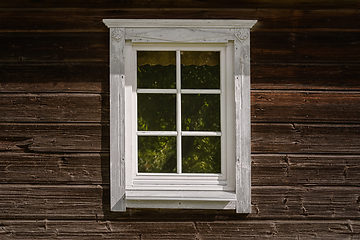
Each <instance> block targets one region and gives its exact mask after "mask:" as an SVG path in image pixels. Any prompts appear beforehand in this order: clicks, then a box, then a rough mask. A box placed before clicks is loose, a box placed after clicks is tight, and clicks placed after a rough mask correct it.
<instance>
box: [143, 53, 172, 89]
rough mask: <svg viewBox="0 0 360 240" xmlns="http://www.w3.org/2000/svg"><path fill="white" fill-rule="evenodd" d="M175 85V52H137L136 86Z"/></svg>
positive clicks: (153, 87)
mask: <svg viewBox="0 0 360 240" xmlns="http://www.w3.org/2000/svg"><path fill="white" fill-rule="evenodd" d="M175 86H176V52H159V51H154V52H152V51H151V52H150V51H138V52H137V87H138V88H148V89H174V88H175Z"/></svg>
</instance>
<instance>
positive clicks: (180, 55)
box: [126, 43, 235, 191]
mask: <svg viewBox="0 0 360 240" xmlns="http://www.w3.org/2000/svg"><path fill="white" fill-rule="evenodd" d="M127 46H128V48H129V47H130V48H131V50H128V51H127V52H128V53H131V56H129V57H131V58H132V62H133V65H134V67H133V68H132V76H133V77H132V78H133V79H134V80H133V81H132V82H133V83H132V87H133V90H132V93H133V99H134V101H135V102H136V104H135V107H137V108H138V109H137V110H136V111H133V119H135V121H137V124H136V126H135V127H133V132H134V133H136V134H135V135H136V136H135V137H134V139H133V146H136V147H133V154H132V159H133V160H132V162H131V163H129V161H128V162H127V166H129V165H130V164H131V168H132V171H131V172H132V174H131V177H129V176H128V177H127V184H126V185H127V189H158V190H162V189H164V188H167V187H168V186H172V189H184V188H185V189H186V188H187V187H188V189H198V190H203V189H204V188H203V187H204V185H206V189H213V190H229V191H233V190H234V180H233V179H234V174H235V173H234V162H230V163H227V161H228V153H227V152H228V151H229V147H230V146H227V144H226V143H227V141H228V139H227V120H226V119H227V117H226V114H227V112H228V111H227V106H226V105H227V101H228V100H227V98H226V96H227V94H226V91H227V90H228V91H233V89H227V86H226V77H229V76H227V74H226V64H232V58H231V57H229V56H231V54H232V52H231V49H232V44H166V45H165V46H164V45H161V46H160V45H159V44H134V43H133V44H128V45H127ZM152 54H153V55H152ZM174 55H175V58H176V59H175V65H174V60H173V57H174ZM227 55H228V56H227ZM154 56H155V57H154ZM196 57H198V58H197V59H196ZM139 58H140V59H139ZM229 62H230V63H229ZM154 66H155V67H154ZM143 67H145V68H146V69H144V68H143ZM152 67H153V68H154V70H153V71H152V70H151V68H152ZM139 68H140V69H139ZM161 68H162V69H166V70H165V74H158V72H159V69H161ZM174 68H175V69H174ZM209 69H210V70H209ZM174 70H175V86H174V85H173V84H167V83H164V81H163V80H164V79H168V80H169V82H171V83H172V82H173V76H174ZM145 71H147V73H149V75H148V76H150V77H148V78H147V77H146V74H145V73H146V72H145ZM193 72H195V74H194V75H195V77H194V76H189V75H191V73H193ZM139 74H140V78H139V77H138V76H139ZM154 76H157V77H154ZM169 76H170V77H169ZM135 79H136V80H135ZM183 79H184V80H183ZM194 79H196V80H198V82H196V81H194ZM140 81H144V82H145V81H146V82H147V83H143V82H140ZM199 82H200V83H199ZM201 86H203V87H201ZM230 96H233V94H230ZM149 98H151V99H150V100H149ZM153 98H158V100H157V101H155V102H156V103H155V104H154V103H153V102H154V101H153ZM161 98H163V99H166V100H161ZM164 101H166V103H167V104H166V106H165V105H164V106H162V104H159V103H161V102H164ZM194 101H196V102H197V104H194ZM174 102H176V103H175V105H176V106H175V107H173V106H174ZM148 103H149V104H152V105H153V106H154V107H153V109H155V110H154V111H152V110H151V108H148V109H147V111H148V113H147V114H144V113H143V111H144V110H143V108H142V107H141V106H145V105H146V104H148ZM169 105H171V107H168V106H169ZM161 108H163V113H164V112H165V114H163V113H160V112H161ZM174 109H175V111H174ZM194 113H195V114H194ZM135 114H137V115H136V116H135ZM145 115H149V116H151V115H152V116H153V119H149V120H148V121H149V122H147V121H144V116H145ZM209 116H211V117H209ZM150 118H151V117H150ZM174 119H175V121H174ZM174 122H175V124H174ZM199 122H201V124H199ZM174 125H175V129H174ZM175 139H176V140H175ZM161 140H163V142H162V141H161ZM144 143H147V144H148V146H150V147H149V148H150V149H151V148H152V149H154V151H150V150H145V148H144ZM164 143H166V144H164ZM161 144H162V145H161ZM160 145H161V146H162V147H160V148H163V149H162V150H159V148H156V147H155V146H158V147H159V146H160ZM210 146H211V148H212V149H209V147H210ZM155 148H156V149H155ZM145 152H147V153H146V154H145ZM165 153H166V154H165ZM166 157H167V159H165V158H166ZM151 158H153V159H156V160H151ZM199 159H200V160H199ZM175 162H176V166H175ZM229 176H231V178H230V177H229Z"/></svg>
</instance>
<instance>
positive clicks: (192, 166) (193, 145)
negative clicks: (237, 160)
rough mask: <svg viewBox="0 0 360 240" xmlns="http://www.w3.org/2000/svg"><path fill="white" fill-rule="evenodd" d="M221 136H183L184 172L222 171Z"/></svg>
mask: <svg viewBox="0 0 360 240" xmlns="http://www.w3.org/2000/svg"><path fill="white" fill-rule="evenodd" d="M220 142H221V141H220V137H193V136H191V137H188V136H187V137H182V172H183V173H221V144H220Z"/></svg>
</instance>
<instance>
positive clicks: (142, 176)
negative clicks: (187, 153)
mask: <svg viewBox="0 0 360 240" xmlns="http://www.w3.org/2000/svg"><path fill="white" fill-rule="evenodd" d="M228 45H229V44H182V45H179V44H177V45H172V44H168V45H167V44H165V45H162V46H159V45H157V44H132V56H133V57H134V58H133V63H134V66H135V67H134V68H133V74H134V75H133V76H134V81H133V89H135V92H136V94H135V104H134V105H135V106H136V107H137V106H138V103H137V95H138V94H144V93H149V94H156V93H158V94H160V93H161V94H176V98H177V101H176V130H175V131H138V129H137V123H136V124H135V127H134V131H135V132H136V135H135V139H134V140H135V141H134V143H135V147H134V151H135V152H134V154H132V156H134V160H135V161H132V169H133V170H132V172H133V174H134V175H133V177H132V186H135V185H137V186H138V187H139V188H141V187H144V185H146V184H149V185H150V184H154V182H155V185H156V184H158V185H161V184H166V185H172V184H174V185H187V184H189V185H201V184H202V185H204V186H206V185H219V186H220V185H221V187H220V188H216V189H219V190H220V189H222V190H224V189H225V190H229V189H228V188H227V187H226V186H227V185H228V184H229V182H228V181H227V175H228V172H229V171H232V170H231V169H228V163H227V159H226V158H227V150H226V148H227V138H226V132H227V129H226V124H227V118H226V116H227V113H226V112H227V108H226V93H225V89H226V84H227V83H226V71H227V67H226V61H228V60H229V59H228V57H227V56H228V55H231V54H232V53H230V52H229V51H228V52H226V49H227V47H228ZM138 51H147V52H151V51H174V52H176V87H175V89H143V88H139V89H137V69H136V66H137V59H136V56H137V52H138ZM183 51H194V52H196V51H198V52H202V51H209V52H220V89H206V88H204V89H187V88H186V89H181V52H183ZM133 91H134V90H133ZM184 94H194V95H196V94H215V95H216V94H218V95H220V124H221V129H220V131H185V130H182V129H181V117H179V114H181V96H182V95H184ZM133 114H134V119H136V121H137V120H138V116H137V111H134V112H133ZM139 136H176V137H177V158H179V156H180V161H179V160H177V172H176V173H144V172H139V171H138V138H139ZM185 136H217V137H220V138H221V173H183V172H182V171H181V168H182V165H181V162H182V158H181V152H182V151H181V150H182V149H181V145H180V146H179V144H178V143H179V142H182V141H181V138H182V137H185ZM143 180H144V181H143ZM162 180H163V181H162ZM157 181H158V182H157ZM128 186H129V185H128ZM230 188H231V189H232V188H233V186H231V187H230ZM172 189H173V187H172ZM190 189H191V188H190ZM202 189H206V187H205V188H202ZM213 189H215V188H213ZM231 189H230V190H231Z"/></svg>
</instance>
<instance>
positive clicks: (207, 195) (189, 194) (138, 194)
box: [127, 191, 236, 201]
mask: <svg viewBox="0 0 360 240" xmlns="http://www.w3.org/2000/svg"><path fill="white" fill-rule="evenodd" d="M179 193H181V194H179ZM127 199H129V200H185V199H186V200H189V201H234V200H236V194H234V193H231V192H224V191H128V192H127Z"/></svg>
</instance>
